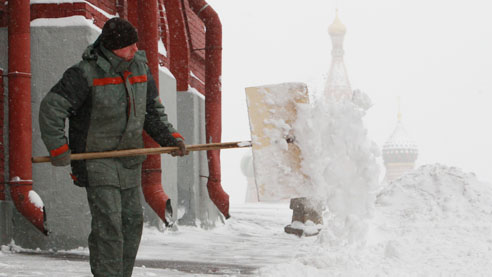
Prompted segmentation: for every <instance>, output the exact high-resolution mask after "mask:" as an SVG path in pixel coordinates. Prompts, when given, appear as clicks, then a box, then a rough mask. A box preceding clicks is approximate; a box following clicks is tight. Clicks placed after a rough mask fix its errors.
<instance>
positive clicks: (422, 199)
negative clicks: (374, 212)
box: [377, 164, 492, 221]
mask: <svg viewBox="0 0 492 277" xmlns="http://www.w3.org/2000/svg"><path fill="white" fill-rule="evenodd" d="M377 205H378V206H379V207H380V208H381V209H384V210H387V213H388V214H391V215H393V217H397V218H400V219H404V220H406V221H419V220H430V221H432V220H443V219H447V218H457V219H470V218H473V219H477V220H478V219H480V218H482V217H483V215H484V214H485V215H490V214H491V213H492V191H491V188H490V187H489V186H487V185H484V184H483V183H481V182H479V181H478V180H477V179H476V177H475V175H474V174H472V173H464V172H462V171H461V170H459V169H457V168H454V167H447V166H444V165H439V164H435V165H426V166H422V167H420V168H419V169H418V170H416V171H414V172H411V173H409V174H406V175H404V176H402V177H401V178H400V179H398V180H396V181H394V182H392V183H390V184H389V185H388V186H387V187H386V188H385V189H383V190H382V191H381V192H380V194H379V196H378V199H377Z"/></svg>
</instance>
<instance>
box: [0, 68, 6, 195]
mask: <svg viewBox="0 0 492 277" xmlns="http://www.w3.org/2000/svg"><path fill="white" fill-rule="evenodd" d="M4 95H5V91H4V88H3V70H1V69H0V201H1V200H5V158H4V157H5V147H4V143H3V130H4V129H3V128H4V126H5V122H4V121H3V119H4V118H3V112H4V106H3V105H4V104H5V103H4V102H3V96H4Z"/></svg>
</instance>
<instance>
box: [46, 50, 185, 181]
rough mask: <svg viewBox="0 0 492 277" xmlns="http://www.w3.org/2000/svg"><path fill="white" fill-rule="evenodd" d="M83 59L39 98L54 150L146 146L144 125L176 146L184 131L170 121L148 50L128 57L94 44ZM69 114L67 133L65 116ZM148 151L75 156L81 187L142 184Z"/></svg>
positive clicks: (48, 144) (159, 139) (163, 142)
mask: <svg viewBox="0 0 492 277" xmlns="http://www.w3.org/2000/svg"><path fill="white" fill-rule="evenodd" d="M82 57H83V59H82V61H80V62H79V63H77V64H76V65H74V66H72V67H70V68H69V69H67V70H66V71H65V73H64V74H63V77H62V78H61V80H60V81H59V82H58V83H57V84H56V85H55V86H54V87H53V88H52V89H51V90H50V92H49V93H48V94H47V95H46V96H45V97H44V99H43V101H42V102H41V107H40V112H39V125H40V129H41V137H42V139H43V142H44V143H45V145H46V147H47V148H48V151H50V153H56V152H57V151H59V150H60V149H65V148H66V144H67V143H68V145H69V148H70V150H71V152H72V153H85V152H102V151H111V150H124V149H134V148H142V147H144V144H143V138H142V131H143V130H145V131H146V132H147V133H148V134H149V135H150V136H151V137H152V138H153V139H154V140H155V141H156V142H157V143H159V144H160V145H161V146H176V145H177V143H178V140H179V139H182V137H181V135H180V134H179V133H177V132H176V130H175V129H174V128H173V126H172V125H171V124H170V123H169V122H168V120H167V115H166V113H165V111H164V106H163V105H162V104H161V102H160V100H159V96H158V92H157V87H156V84H155V81H154V79H153V77H152V74H151V73H150V71H149V68H148V66H147V59H146V57H145V52H143V51H138V52H137V53H136V54H135V57H134V58H133V60H132V61H130V62H128V61H125V60H123V59H121V58H119V57H118V56H116V55H115V54H114V53H112V52H111V51H109V50H107V49H105V48H104V47H102V46H101V45H100V44H99V43H98V41H96V42H95V43H94V44H93V45H90V46H89V47H88V48H87V49H86V51H85V52H84V54H83V56H82ZM66 118H68V119H69V138H68V140H67V138H66V136H65V131H64V129H65V119H66ZM144 160H145V156H133V157H122V158H114V159H97V160H80V161H71V166H72V178H73V179H74V182H75V184H76V185H78V186H88V185H89V186H96V185H110V186H121V187H123V188H128V187H133V186H137V185H139V184H140V172H139V170H140V167H141V166H140V165H141V164H142V162H143V161H144Z"/></svg>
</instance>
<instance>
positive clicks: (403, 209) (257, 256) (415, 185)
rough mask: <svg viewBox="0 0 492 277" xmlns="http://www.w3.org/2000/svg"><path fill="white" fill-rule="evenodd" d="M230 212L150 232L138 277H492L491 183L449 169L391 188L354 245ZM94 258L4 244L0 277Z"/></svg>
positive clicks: (80, 265) (262, 215)
mask: <svg viewBox="0 0 492 277" xmlns="http://www.w3.org/2000/svg"><path fill="white" fill-rule="evenodd" d="M231 214H232V218H231V219H230V220H228V221H227V222H226V223H225V224H224V225H220V226H219V227H217V228H214V229H211V230H203V229H200V228H194V227H184V226H180V227H179V228H178V229H177V230H175V231H171V230H166V231H165V232H160V231H158V230H157V229H155V228H145V231H144V236H143V240H142V244H141V248H140V252H139V255H138V262H137V267H136V268H135V271H134V276H209V275H226V276H242V275H253V276H490V270H491V269H492V185H491V184H488V183H484V182H480V181H478V180H477V178H476V177H475V176H474V175H473V174H471V173H465V172H463V171H461V170H460V169H457V168H453V167H448V166H444V165H439V164H435V165H427V166H423V167H421V168H419V169H417V170H415V171H414V172H411V173H409V174H407V175H405V176H403V177H402V178H400V179H398V180H396V181H394V182H392V183H391V184H389V185H387V186H386V187H384V188H383V189H382V190H381V191H380V192H379V193H378V196H377V198H376V203H375V208H374V212H373V214H372V215H371V217H370V218H369V219H368V229H367V232H366V235H365V237H361V238H358V239H357V240H355V242H354V241H352V242H351V241H350V240H349V239H347V238H345V239H343V238H342V239H340V238H341V236H340V234H336V230H337V228H336V226H325V228H324V230H322V232H321V233H320V235H318V236H317V237H303V238H298V237H296V236H294V235H288V234H286V233H284V231H283V228H284V226H285V225H287V224H288V223H290V221H291V217H292V211H291V210H290V209H289V208H288V204H287V203H283V204H262V203H259V204H244V205H236V206H232V209H231ZM327 216H328V217H329V215H327ZM325 222H329V218H326V217H325ZM325 224H326V223H325ZM352 224H353V222H352ZM346 228H347V226H344V227H343V228H340V229H338V230H345V229H346ZM87 254H88V252H87V250H86V249H76V250H72V251H68V252H58V253H43V252H41V251H30V253H26V250H21V249H18V248H17V247H15V246H10V247H8V246H3V248H2V251H1V252H0V276H2V277H3V276H9V277H10V276H76V277H80V276H90V269H89V264H88V262H87V260H86V256H87Z"/></svg>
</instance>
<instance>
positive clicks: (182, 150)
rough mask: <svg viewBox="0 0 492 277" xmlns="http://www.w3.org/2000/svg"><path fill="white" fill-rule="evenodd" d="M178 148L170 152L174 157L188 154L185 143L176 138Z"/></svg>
mask: <svg viewBox="0 0 492 277" xmlns="http://www.w3.org/2000/svg"><path fill="white" fill-rule="evenodd" d="M177 146H178V147H179V148H178V149H176V150H174V151H172V152H171V156H173V157H176V156H179V157H183V156H185V155H188V154H189V153H190V151H188V150H186V145H185V144H184V142H183V141H182V140H178V145H177Z"/></svg>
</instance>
